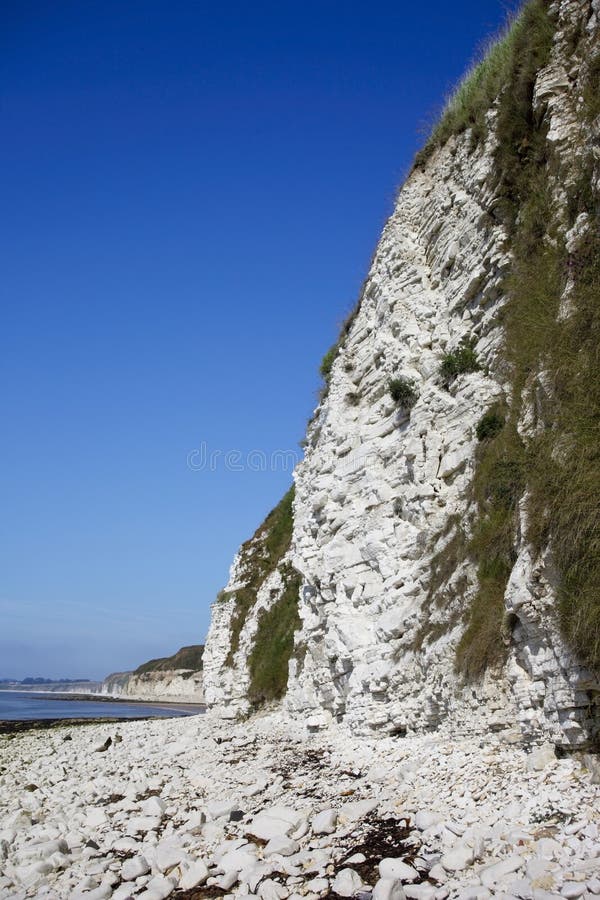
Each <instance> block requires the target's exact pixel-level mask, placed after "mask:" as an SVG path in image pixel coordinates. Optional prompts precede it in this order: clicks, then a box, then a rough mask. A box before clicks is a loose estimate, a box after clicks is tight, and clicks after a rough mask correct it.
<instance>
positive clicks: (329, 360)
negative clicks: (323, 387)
mask: <svg viewBox="0 0 600 900" xmlns="http://www.w3.org/2000/svg"><path fill="white" fill-rule="evenodd" d="M338 349H339V348H338V345H337V344H334V345H333V347H330V348H329V350H328V351H327V353H326V354H325V356H324V357H323V359H322V360H321V365H320V367H319V372H320V373H321V378H322V379H323V381H324V382H325V384H329V379H330V378H331V369H332V368H333V364H334V362H335V358H336V356H337V355H338Z"/></svg>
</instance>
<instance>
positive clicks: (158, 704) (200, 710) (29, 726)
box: [0, 691, 206, 735]
mask: <svg viewBox="0 0 600 900" xmlns="http://www.w3.org/2000/svg"><path fill="white" fill-rule="evenodd" d="M14 693H18V692H14ZM27 693H28V694H29V692H27ZM40 693H41V692H40ZM36 694H37V692H33V691H32V692H31V697H32V698H35V697H36ZM43 699H44V700H48V699H49V700H59V701H61V700H62V701H63V702H64V701H65V700H66V701H79V702H87V701H90V700H91V701H92V702H100V703H114V704H115V705H121V706H122V705H125V706H128V707H133V708H134V709H135V708H136V707H139V715H137V714H135V712H134V714H132V715H127V716H118V715H114V716H96V715H91V716H85V715H79V716H56V717H55V716H48V717H44V716H33V717H31V718H14V719H4V718H0V735H16V734H20V733H23V732H26V731H44V730H49V729H53V728H57V727H60V726H61V725H65V726H67V727H71V726H72V727H79V726H80V725H89V724H94V725H102V724H115V723H120V722H139V721H149V720H152V721H154V720H158V719H180V718H190V717H193V716H198V715H204V713H205V712H206V706H205V705H204V704H203V703H185V702H181V703H178V702H175V701H173V702H168V701H154V700H133V699H132V700H126V699H124V698H121V697H119V698H112V697H107V696H103V697H100V696H95V697H91V696H88V695H86V694H67V695H62V694H58V693H55V692H52V693H51V694H46V693H44V694H43ZM149 709H152V710H157V711H158V710H160V711H161V712H163V713H165V712H167V713H168V712H171V713H172V715H170V716H169V715H160V716H159V715H149V714H148V711H149Z"/></svg>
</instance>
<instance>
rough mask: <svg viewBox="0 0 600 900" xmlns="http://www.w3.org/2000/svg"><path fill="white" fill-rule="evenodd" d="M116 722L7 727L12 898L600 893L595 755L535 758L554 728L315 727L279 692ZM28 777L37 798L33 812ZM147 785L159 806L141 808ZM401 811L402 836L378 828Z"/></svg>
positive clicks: (7, 885) (529, 899)
mask: <svg viewBox="0 0 600 900" xmlns="http://www.w3.org/2000/svg"><path fill="white" fill-rule="evenodd" d="M118 730H119V733H120V734H121V735H122V737H123V740H122V741H121V742H115V741H113V742H111V744H110V746H109V748H108V749H107V750H106V752H104V753H100V754H95V753H93V752H92V751H93V747H94V746H97V745H98V744H99V743H103V742H105V741H106V740H107V738H108V737H111V736H114V734H115V731H116V726H115V725H114V724H109V723H107V724H89V725H86V726H79V727H77V726H69V725H68V724H65V725H64V726H60V727H57V728H52V729H48V730H46V731H31V732H24V733H18V734H15V735H12V736H9V735H3V736H0V759H1V770H0V871H1V875H0V898H2V900H9V898H10V900H26V898H37V897H39V898H44V897H45V898H57V900H60V898H65V900H72V898H79V897H80V898H82V900H84V898H85V900H90V898H91V900H93V898H101V900H104V898H114V900H125V898H129V897H134V898H137V897H142V898H146V900H158V898H166V897H169V896H171V895H172V894H173V896H176V895H175V893H174V892H175V891H176V889H180V890H181V891H184V890H193V889H198V890H201V889H204V888H206V890H214V889H217V890H220V891H221V892H226V893H228V894H232V895H234V896H235V897H249V896H258V897H260V898H262V900H284V898H287V897H290V898H294V897H307V898H309V900H313V898H317V897H319V896H323V895H325V894H327V893H328V892H329V891H332V892H334V893H336V894H339V895H340V896H354V895H355V894H358V895H360V896H363V895H364V896H366V895H368V894H370V893H371V892H372V893H373V896H374V897H375V898H376V900H378V898H379V900H404V897H406V898H408V900H445V898H450V900H452V898H458V897H461V898H485V897H488V896H494V895H496V894H498V895H504V897H505V900H509V898H511V897H517V898H518V900H545V897H546V896H550V895H554V896H555V897H558V896H560V897H562V898H564V900H569V898H571V900H577V898H578V897H583V898H584V900H591V898H596V897H598V896H600V785H598V784H597V783H595V781H594V775H593V773H592V772H591V771H590V769H589V768H586V766H585V762H586V760H587V761H588V762H589V756H585V755H583V754H581V755H578V756H572V755H568V756H564V757H562V758H554V759H553V761H552V765H545V766H543V768H539V767H537V766H532V765H531V764H530V760H531V758H532V756H534V755H535V754H536V752H537V751H540V754H542V755H543V753H545V748H544V746H543V744H542V745H539V747H533V748H531V747H528V746H526V745H524V744H521V743H514V742H509V741H506V740H505V738H504V736H503V735H502V734H501V733H499V734H494V733H489V734H487V735H479V736H472V735H470V734H469V733H468V730H465V732H462V733H461V732H459V731H456V730H454V729H452V730H449V729H444V728H443V727H441V728H440V729H438V731H437V732H435V733H432V734H429V735H422V736H419V735H415V736H412V737H409V736H407V737H403V738H399V737H383V738H382V737H373V738H366V737H361V736H355V735H353V734H352V733H351V730H350V729H349V728H348V726H347V725H346V724H344V723H342V724H339V725H334V724H332V725H330V726H329V728H328V729H326V730H324V731H321V732H318V733H311V732H310V731H309V730H308V729H307V728H306V726H305V723H303V722H302V721H301V720H298V719H297V718H295V717H291V716H289V715H288V714H287V713H286V712H285V711H284V710H282V711H279V712H274V713H271V714H268V715H267V714H263V715H261V716H258V717H255V718H253V719H252V720H250V721H247V722H244V723H241V724H236V723H232V722H229V721H227V720H223V719H220V718H219V717H217V716H216V715H214V714H212V713H209V714H208V715H206V716H193V717H190V718H183V719H160V720H150V721H145V722H124V723H120V724H119V726H118ZM67 732H68V733H70V734H71V737H72V740H70V741H64V740H63V738H64V736H65V734H66V733H67ZM174 747H177V748H178V752H177V756H176V758H177V765H176V766H174V765H173V752H172V751H173V748H174ZM540 758H541V757H540ZM372 774H374V775H376V778H372V777H371V775H372ZM257 783H261V784H262V785H263V787H262V790H261V791H260V792H258V793H255V794H253V796H250V797H249V796H247V795H246V796H244V798H243V801H238V800H235V799H234V798H236V797H239V796H240V791H239V787H240V785H243V784H257ZM30 784H35V785H36V790H35V791H32V792H27V791H24V787H25V786H26V785H30ZM31 793H34V794H35V795H36V796H38V798H39V805H38V807H37V809H36V812H35V815H25V816H23V815H21V813H22V811H23V804H24V803H25V802H26V797H28V796H30V794H31ZM153 798H154V802H152V801H153ZM156 798H158V800H156ZM151 802H152V809H153V811H157V812H158V811H159V810H160V813H161V814H160V815H156V816H145V815H143V810H144V809H146V808H148V804H149V803H151ZM100 813H102V815H100ZM390 821H392V822H395V823H397V824H396V825H394V829H397V832H396V830H394V831H393V832H392V835H393V834H396V833H397V834H398V835H399V837H398V838H397V839H394V838H393V837H392V838H390V832H389V831H387V832H385V834H386V835H387V837H385V839H384V838H383V837H381V836H380V837H379V838H378V837H377V836H378V835H380V829H383V830H384V831H385V829H386V828H388V826H389V822H390ZM385 823H388V825H386V824H385ZM383 833H384V832H383V831H381V834H383ZM377 840H379V841H380V845H378V844H377ZM390 840H391V843H390ZM374 846H380V849H379V851H378V853H375V854H374V855H373V851H372V850H371V849H369V848H370V847H371V848H372V847H374Z"/></svg>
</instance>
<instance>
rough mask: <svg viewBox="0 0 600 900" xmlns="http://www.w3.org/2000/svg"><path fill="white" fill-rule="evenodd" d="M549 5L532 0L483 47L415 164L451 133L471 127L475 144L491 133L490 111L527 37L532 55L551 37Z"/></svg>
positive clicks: (455, 133) (415, 165)
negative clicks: (488, 116)
mask: <svg viewBox="0 0 600 900" xmlns="http://www.w3.org/2000/svg"><path fill="white" fill-rule="evenodd" d="M547 6H548V4H547V2H546V0H530V2H528V3H526V4H525V5H524V6H523V8H522V10H521V12H520V13H519V15H518V16H517V17H516V18H515V19H514V20H513V22H512V23H511V24H510V25H509V26H507V27H506V28H505V29H504V31H503V32H502V34H501V35H500V37H499V38H497V39H496V40H495V41H490V42H489V43H488V44H487V46H486V47H484V48H483V51H482V54H481V58H480V59H479V60H478V61H477V62H476V63H475V64H474V65H473V66H472V67H471V68H470V69H469V71H468V72H467V74H466V75H465V76H464V77H463V79H462V80H461V82H460V84H459V85H458V87H457V88H456V90H455V91H454V92H453V93H452V94H451V95H450V97H449V98H448V100H447V101H446V105H445V107H444V109H443V111H442V114H441V116H440V118H439V120H438V122H437V124H436V125H435V126H434V128H433V130H432V132H431V134H430V136H429V138H428V140H427V142H426V144H425V146H424V147H423V148H422V149H421V150H420V151H419V152H418V153H417V155H416V157H415V160H414V164H413V165H414V167H415V168H419V167H422V166H423V165H424V164H425V163H426V162H427V160H428V159H429V158H430V157H431V155H432V154H433V152H434V151H435V150H436V149H437V148H438V147H441V146H443V145H444V144H445V143H446V141H447V140H448V139H449V138H450V137H452V136H453V135H458V134H461V133H462V132H464V131H466V130H467V129H468V128H470V129H471V138H472V145H473V146H476V145H478V144H480V143H482V142H483V141H484V140H485V138H486V137H487V133H488V125H487V114H488V113H489V112H490V110H491V109H492V108H493V106H494V104H495V102H496V101H497V100H498V98H499V96H500V94H501V93H502V92H503V90H504V89H505V88H506V86H507V84H508V82H509V80H510V78H511V73H512V72H513V70H514V68H515V62H518V54H519V52H520V50H521V49H522V47H521V45H522V43H523V37H524V36H525V37H526V39H527V41H528V52H529V54H530V58H531V55H532V53H533V52H535V49H536V48H537V46H538V45H540V44H542V43H543V42H544V41H545V39H546V37H547V34H548V17H547ZM538 68H539V65H538Z"/></svg>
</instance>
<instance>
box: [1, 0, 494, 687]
mask: <svg viewBox="0 0 600 900" xmlns="http://www.w3.org/2000/svg"><path fill="white" fill-rule="evenodd" d="M506 10H507V3H506V2H505V0H455V2H452V3H449V2H448V0H430V2H429V3H427V4H405V3H399V2H398V0H395V2H393V3H392V2H387V0H383V2H380V3H377V4H374V3H372V2H366V0H356V2H353V3H341V2H329V0H320V2H314V0H302V2H300V0H291V2H286V0H278V2H260V0H257V2H255V3H248V2H238V0H234V2H230V3H208V2H202V0H196V2H194V0H187V2H180V0H169V2H167V0H126V2H122V0H118V2H115V0H102V2H94V0H86V2H83V3H82V2H79V0H78V2H69V0H65V2H61V3H55V2H47V3H44V2H27V0H8V2H5V3H3V4H2V11H1V12H0V92H1V93H0V104H1V105H0V113H1V121H2V126H1V127H2V137H1V140H0V172H1V175H0V179H1V182H2V190H1V204H2V214H1V226H0V227H1V228H2V235H1V240H0V256H1V260H0V262H1V272H2V276H1V278H2V287H1V290H2V324H1V327H0V367H1V370H2V371H1V384H2V396H1V401H0V402H1V404H2V406H1V416H2V426H3V427H2V432H3V434H2V441H1V444H0V447H1V454H2V465H1V466H0V490H1V493H0V509H1V523H0V529H1V530H0V622H1V626H0V677H1V676H5V677H8V676H15V677H23V676H26V675H40V674H41V675H47V676H52V677H54V676H59V675H67V676H80V675H83V676H89V677H100V676H103V675H105V674H106V673H107V672H109V671H112V670H118V669H127V668H131V667H135V666H136V665H138V664H139V663H141V662H143V661H144V660H145V659H148V658H149V657H152V656H157V655H166V654H170V653H172V652H174V651H175V650H176V649H177V648H178V647H180V646H181V645H183V644H191V643H199V642H201V641H202V640H203V639H204V636H205V633H206V629H207V625H208V621H209V606H210V603H211V602H212V600H213V598H214V596H215V593H216V591H217V590H218V589H219V588H220V587H222V586H223V584H224V583H225V582H226V580H227V573H228V567H229V564H230V562H231V559H232V556H233V554H234V552H235V550H236V548H237V547H238V545H239V544H240V542H241V541H242V540H244V539H245V538H247V537H248V536H249V535H250V534H251V533H252V532H253V530H254V528H255V527H256V526H257V525H258V524H259V523H260V522H261V520H262V518H263V517H264V514H265V513H266V512H267V511H268V510H269V509H270V508H271V507H272V506H273V505H274V504H275V503H276V502H277V500H278V499H279V497H280V496H281V495H282V493H283V491H284V490H285V489H286V488H287V486H288V483H289V482H290V480H291V478H290V474H289V472H284V471H281V467H278V471H273V472H271V471H266V472H264V471H253V470H252V468H249V467H248V465H246V466H245V467H244V468H243V470H242V471H232V470H230V469H227V468H226V467H225V466H224V465H222V461H221V462H220V461H218V464H217V466H216V469H215V471H209V470H199V469H192V468H190V467H189V465H188V463H187V460H188V454H190V452H191V451H193V450H194V448H198V449H199V448H200V447H201V444H202V442H206V446H207V448H208V452H211V451H214V450H221V451H223V452H226V451H228V450H239V451H240V452H241V453H242V454H247V453H249V452H250V451H252V450H259V451H262V452H264V453H266V454H267V455H268V454H270V453H272V452H273V451H274V450H277V449H282V450H291V451H296V450H298V446H297V444H298V441H299V440H300V439H301V438H302V435H303V431H304V424H305V422H306V420H307V418H308V416H309V415H310V413H311V410H312V408H313V406H314V403H315V393H316V390H317V388H318V384H319V379H318V375H317V370H318V365H319V360H320V358H321V356H322V355H323V353H324V351H325V350H326V349H327V347H328V346H329V345H330V344H331V343H332V342H333V340H334V339H335V336H336V332H337V329H338V325H339V322H340V320H341V319H342V318H343V317H344V315H345V313H346V312H347V311H348V309H349V308H350V307H351V306H352V304H353V302H354V300H355V298H356V296H357V294H358V291H359V288H360V284H361V282H362V279H363V277H364V275H365V274H366V270H367V267H368V263H369V259H370V256H371V253H372V251H373V249H374V246H375V243H376V240H377V237H378V234H379V231H380V229H381V227H382V224H383V222H384V220H385V218H386V217H387V216H388V215H389V213H390V211H391V207H392V202H393V198H394V195H395V192H396V189H397V187H398V185H399V183H400V182H401V181H402V178H403V177H404V175H405V173H406V171H407V169H408V167H409V165H410V161H411V158H412V156H413V154H414V152H415V150H416V149H417V148H418V146H419V144H420V143H421V142H422V139H423V138H422V131H423V127H424V126H425V125H426V123H427V121H428V120H431V117H432V116H433V114H434V113H435V111H436V110H437V109H438V108H439V106H440V103H441V101H442V99H443V96H444V94H445V93H446V92H447V90H448V89H449V88H450V86H451V85H452V84H453V83H455V82H456V80H457V79H458V77H459V76H460V74H461V72H462V71H463V70H464V69H465V67H466V65H467V63H468V61H469V60H470V59H471V58H472V56H473V53H474V51H475V49H476V48H477V46H478V45H479V44H480V43H481V42H482V40H484V39H485V37H486V36H488V35H489V34H490V33H492V32H494V31H495V30H496V29H497V28H498V26H499V25H500V24H501V23H502V22H503V21H504V19H505V16H506ZM194 459H195V461H196V463H197V464H200V462H201V460H200V457H198V456H196V457H194ZM244 459H245V457H242V461H244ZM246 462H247V460H246ZM250 462H251V463H253V464H254V466H253V467H254V468H257V466H258V463H259V462H260V460H259V459H258V458H256V457H251V460H250Z"/></svg>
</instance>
